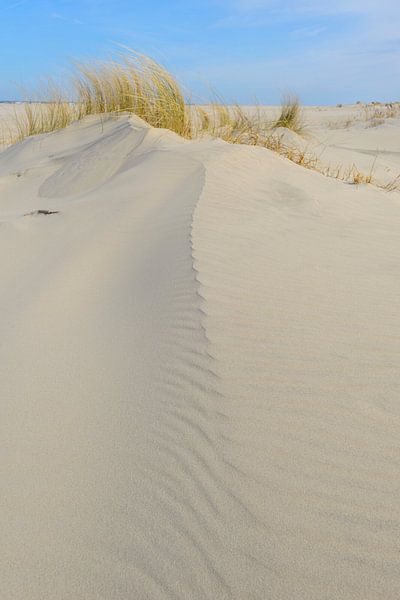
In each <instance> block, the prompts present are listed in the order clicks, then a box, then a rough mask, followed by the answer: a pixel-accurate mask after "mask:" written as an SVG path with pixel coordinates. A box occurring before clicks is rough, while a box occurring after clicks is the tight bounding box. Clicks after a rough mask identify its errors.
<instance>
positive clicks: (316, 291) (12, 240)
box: [0, 116, 400, 600]
mask: <svg viewBox="0 0 400 600" xmlns="http://www.w3.org/2000/svg"><path fill="white" fill-rule="evenodd" d="M38 211H42V212H38ZM399 231H400V202H399V196H398V195H397V194H393V195H390V194H388V193H385V192H384V191H382V190H379V189H377V188H373V187H371V186H369V187H362V186H361V187H355V186H351V185H347V184H343V183H340V182H338V181H336V180H333V179H328V178H324V177H323V176H322V175H319V174H318V173H315V172H312V171H308V170H305V169H302V168H301V167H298V166H296V165H294V164H293V163H290V162H288V161H286V160H284V159H283V158H280V157H279V156H277V155H274V154H272V153H271V152H269V151H267V150H264V149H262V148H253V147H245V146H231V145H228V144H225V143H223V142H221V141H209V140H206V141H202V142H187V141H184V140H182V139H180V138H178V137H177V136H175V135H174V134H172V133H170V132H167V131H163V130H155V129H152V128H150V127H148V126H147V125H145V124H144V123H143V122H142V121H140V120H139V119H136V118H129V117H125V116H122V117H120V118H118V119H109V120H105V121H104V120H99V119H97V118H89V119H87V120H85V121H83V122H81V123H79V124H75V125H73V126H71V127H69V128H68V129H66V130H64V131H61V132H59V133H55V134H51V135H46V136H40V137H36V138H30V139H27V140H26V141H25V142H23V143H21V144H18V145H16V146H13V147H10V148H9V149H7V150H5V151H3V152H2V153H1V154H0V272H1V278H0V288H1V289H0V315H1V316H0V339H1V345H0V382H1V421H0V422H1V440H2V451H1V459H0V464H1V471H0V473H1V474H0V483H1V489H2V493H1V500H0V531H1V539H2V544H1V550H0V569H1V573H2V576H1V588H2V592H1V596H2V598H4V600H61V599H62V600H100V599H102V600H117V599H118V600H127V599H128V598H129V599H135V600H136V599H137V600H145V599H149V600H161V599H162V600H166V599H170V600H172V599H177V600H178V599H179V600H189V599H190V600H205V599H210V600H231V599H232V600H250V599H251V600H256V599H257V600H266V599H268V600H323V599H324V600H378V599H382V600H398V598H399V590H400V569H399V529H400V508H399V493H400V464H399V462H400V459H399V457H400V441H399V440H400V403H399V397H400V385H399V384H400V375H399V360H400V319H399V308H398V305H399V297H400V271H399V258H398V257H399V250H400V237H399Z"/></svg>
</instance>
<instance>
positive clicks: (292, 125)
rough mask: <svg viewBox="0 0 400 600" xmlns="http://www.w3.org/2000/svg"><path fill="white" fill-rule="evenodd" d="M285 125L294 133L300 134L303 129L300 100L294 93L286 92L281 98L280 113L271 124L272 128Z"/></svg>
mask: <svg viewBox="0 0 400 600" xmlns="http://www.w3.org/2000/svg"><path fill="white" fill-rule="evenodd" d="M278 127H286V129H291V130H292V131H294V132H295V133H298V134H300V135H301V134H302V133H304V130H305V123H304V119H303V114H302V109H301V105H300V100H299V98H298V96H296V95H295V94H287V95H286V96H284V98H283V100H282V106H281V113H280V115H279V117H278V119H277V120H276V121H275V123H274V124H273V129H277V128H278Z"/></svg>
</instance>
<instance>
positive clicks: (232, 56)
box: [0, 0, 400, 104]
mask: <svg viewBox="0 0 400 600" xmlns="http://www.w3.org/2000/svg"><path fill="white" fill-rule="evenodd" d="M0 20H1V31H2V35H1V38H0V99H7V98H15V97H18V96H20V93H19V89H20V88H21V86H22V85H23V86H25V87H28V88H29V87H30V86H33V85H34V84H35V82H37V81H38V80H39V79H40V77H46V76H52V77H54V78H56V79H58V80H63V79H64V78H65V79H66V78H67V73H68V65H69V63H70V60H71V59H73V58H78V59H86V58H104V57H107V56H110V55H111V54H112V53H113V52H115V51H116V50H117V44H124V45H127V46H129V47H131V48H133V49H135V50H138V51H140V52H144V53H146V54H149V55H151V56H153V57H154V58H156V59H157V60H159V61H160V62H162V63H163V64H164V65H166V66H167V67H168V68H169V69H170V70H172V71H173V73H174V74H176V75H177V77H178V78H179V80H180V81H181V82H183V83H184V84H185V86H186V87H187V88H188V89H190V90H191V91H192V92H193V99H194V100H195V101H201V100H206V98H207V95H209V89H210V88H213V89H215V90H216V91H218V93H219V94H220V95H221V96H222V97H223V98H224V99H225V100H226V101H238V102H241V103H251V102H253V101H254V99H257V100H258V101H259V102H262V103H276V102H277V101H279V98H280V96H281V95H282V93H284V92H286V91H295V92H297V93H298V94H299V95H300V97H301V99H302V101H303V102H304V103H306V104H330V103H332V104H336V103H338V102H343V103H346V102H354V101H356V100H365V101H368V100H395V99H399V100H400V0H374V1H372V0H363V1H360V0H331V1H326V0H319V1H316V0H279V1H278V0H166V1H161V0H79V1H78V0H0Z"/></svg>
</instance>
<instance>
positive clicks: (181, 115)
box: [74, 51, 192, 138]
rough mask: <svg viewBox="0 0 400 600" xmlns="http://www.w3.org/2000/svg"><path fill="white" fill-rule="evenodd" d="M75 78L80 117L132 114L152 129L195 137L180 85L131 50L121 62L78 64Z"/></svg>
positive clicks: (159, 67) (148, 59)
mask: <svg viewBox="0 0 400 600" xmlns="http://www.w3.org/2000/svg"><path fill="white" fill-rule="evenodd" d="M76 68H77V74H76V76H75V79H74V85H75V90H76V95H77V97H78V100H77V104H78V107H79V109H78V110H79V115H80V117H83V116H86V115H92V114H101V113H119V112H131V113H133V114H135V115H137V116H138V117H140V118H142V119H143V120H144V121H146V122H147V123H148V124H149V125H151V126H152V127H161V128H165V129H170V130H171V131H174V132H175V133H177V134H178V135H181V136H183V137H186V138H190V137H191V136H192V128H191V122H190V117H189V114H188V111H187V107H186V103H185V98H184V95H183V92H182V90H181V88H180V85H179V84H178V82H177V81H176V80H175V78H174V77H173V76H172V75H171V74H170V73H169V72H168V71H167V70H166V69H165V68H164V67H162V66H161V65H160V64H158V63H157V62H156V61H154V60H152V59H151V58H148V57H147V56H143V55H141V54H138V53H135V52H132V51H130V52H129V53H128V54H126V55H125V56H124V57H123V58H122V61H121V62H114V61H110V62H105V63H86V64H77V65H76Z"/></svg>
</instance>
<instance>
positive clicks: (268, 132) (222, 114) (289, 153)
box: [12, 49, 399, 190]
mask: <svg viewBox="0 0 400 600" xmlns="http://www.w3.org/2000/svg"><path fill="white" fill-rule="evenodd" d="M71 87H72V89H73V90H74V91H73V92H72V95H71V94H70V96H69V97H68V94H67V93H64V92H63V91H62V90H60V89H58V88H57V87H56V86H55V85H54V84H51V85H49V86H48V90H47V93H46V94H45V100H44V101H43V95H42V99H41V102H40V103H39V102H38V103H26V104H25V105H24V107H23V110H22V113H19V114H17V112H16V113H15V119H14V121H15V122H14V134H13V139H12V141H14V142H15V141H21V140H23V139H25V138H26V137H28V136H32V135H37V134H42V133H49V132H52V131H57V130H59V129H63V128H64V127H66V126H67V125H69V124H71V123H72V122H74V121H77V120H80V119H82V118H84V117H86V116H89V115H101V114H102V115H113V114H114V115H116V114H120V113H122V112H128V113H132V114H135V115H137V116H138V117H140V118H142V119H143V120H144V121H146V122H147V123H148V124H149V125H151V126H152V127H158V128H165V129H169V130H171V131H173V132H175V133H177V134H178V135H180V136H182V137H184V138H188V139H193V138H195V137H201V136H204V135H209V136H212V137H214V138H215V137H219V138H221V139H223V140H225V141H226V142H229V143H232V144H246V145H253V146H261V147H263V148H266V149H269V150H272V151H273V152H276V153H278V154H280V155H281V156H283V157H284V158H287V159H288V160H290V161H292V162H294V163H296V164H298V165H300V166H302V167H305V168H308V169H312V170H315V171H318V172H320V173H322V174H324V175H326V176H329V177H335V178H337V179H341V180H343V181H347V182H350V183H354V184H361V183H372V182H373V177H372V172H371V173H370V174H367V175H365V174H362V173H360V172H359V171H358V169H357V168H356V167H355V166H354V165H353V166H352V167H351V168H350V169H347V170H345V169H342V168H341V167H340V168H334V169H332V168H331V167H327V166H324V165H322V164H321V163H320V160H319V158H318V157H316V156H314V155H313V154H312V153H310V152H308V151H306V150H302V149H300V148H298V147H296V145H295V144H294V143H293V144H288V143H287V142H286V143H285V142H284V141H283V137H282V135H281V134H280V133H279V132H278V131H277V130H278V128H286V129H290V130H292V131H293V132H295V133H296V134H299V135H302V134H304V131H305V122H304V119H303V114H302V108H301V105H300V101H299V98H298V97H297V96H296V95H294V94H289V95H286V96H285V97H284V98H283V100H282V105H281V110H280V114H279V116H278V118H277V119H276V120H275V121H273V122H272V123H271V122H270V121H269V122H268V121H267V120H266V118H265V117H263V115H262V112H261V110H260V109H259V108H256V109H255V110H253V111H252V112H251V113H249V112H248V111H246V110H245V109H244V108H243V107H241V106H239V105H234V106H228V105H227V104H225V103H224V102H221V101H220V100H215V101H214V102H212V103H211V104H209V105H208V106H206V107H200V106H198V107H196V106H189V105H188V104H187V103H186V101H185V95H184V92H183V90H182V88H181V86H180V85H179V83H178V82H177V80H176V79H175V78H174V77H173V75H171V74H170V73H169V71H168V70H167V69H165V68H164V67H163V66H161V65H160V64H159V63H157V62H156V61H154V60H153V59H151V58H149V57H147V56H144V55H142V54H138V53H136V52H133V51H131V50H129V49H126V50H125V52H124V54H122V55H121V56H120V57H119V60H110V61H104V62H89V63H75V71H74V75H73V77H72V86H71ZM397 110H398V107H397V106H396V107H395V108H394V109H393V107H392V106H390V112H389V111H388V113H389V114H390V115H392V114H394V112H395V111H397ZM398 185H399V181H398V180H396V181H395V182H393V183H392V184H389V185H388V186H387V187H386V188H385V189H388V190H391V189H397V188H398Z"/></svg>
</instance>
